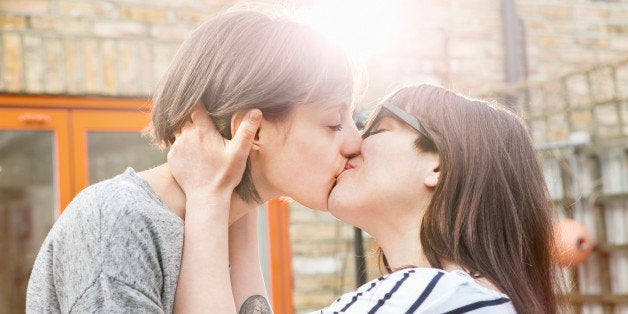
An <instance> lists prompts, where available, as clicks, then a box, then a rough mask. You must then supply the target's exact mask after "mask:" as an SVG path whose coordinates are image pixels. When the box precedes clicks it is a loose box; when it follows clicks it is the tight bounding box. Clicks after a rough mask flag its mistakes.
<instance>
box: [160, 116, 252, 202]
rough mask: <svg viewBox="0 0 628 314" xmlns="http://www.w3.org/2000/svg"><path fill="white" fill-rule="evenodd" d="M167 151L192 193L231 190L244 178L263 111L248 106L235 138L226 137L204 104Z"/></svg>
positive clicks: (178, 178) (185, 188)
mask: <svg viewBox="0 0 628 314" xmlns="http://www.w3.org/2000/svg"><path fill="white" fill-rule="evenodd" d="M191 118H192V121H191V122H188V123H187V124H186V125H185V126H184V127H183V128H182V129H181V133H180V134H179V135H177V137H176V140H175V142H174V144H173V145H172V147H170V151H169V152H168V164H169V166H170V171H171V172H172V175H173V176H174V178H175V180H176V181H177V183H178V184H179V186H180V187H181V189H182V190H183V191H184V192H185V194H186V196H188V197H189V195H190V194H191V193H216V192H225V191H228V192H231V191H233V189H234V188H235V187H236V186H237V185H238V183H239V182H240V180H241V179H242V174H243V173H244V169H245V168H246V161H247V158H248V156H249V152H250V151H251V147H252V145H253V139H254V138H255V134H256V133H257V129H258V128H259V125H260V121H261V120H262V112H261V111H260V110H258V109H252V110H249V111H248V112H247V113H246V115H245V118H244V119H242V122H241V123H240V126H239V127H238V129H237V131H236V133H235V134H234V136H233V139H232V140H227V139H225V138H223V137H222V136H221V135H220V133H219V132H218V131H217V130H216V127H215V126H214V124H213V123H212V121H211V120H210V119H209V117H208V115H207V114H206V113H205V111H204V110H203V109H202V108H197V109H195V110H194V112H193V113H192V115H191Z"/></svg>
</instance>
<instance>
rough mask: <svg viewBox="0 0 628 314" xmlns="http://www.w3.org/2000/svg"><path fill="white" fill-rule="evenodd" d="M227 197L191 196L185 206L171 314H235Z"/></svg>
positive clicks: (228, 202) (228, 199)
mask: <svg viewBox="0 0 628 314" xmlns="http://www.w3.org/2000/svg"><path fill="white" fill-rule="evenodd" d="M229 205H230V196H229V197H227V196H220V195H219V196H211V197H207V196H205V197H193V198H189V199H188V201H187V203H186V214H185V229H184V238H183V253H182V257H181V269H180V272H179V280H178V286H177V291H176V295H175V305H174V306H175V311H176V312H182V313H193V312H206V311H207V310H208V309H211V310H212V313H235V312H236V308H235V304H234V302H233V295H232V292H231V282H230V277H229V256H228V251H229V241H228V215H229Z"/></svg>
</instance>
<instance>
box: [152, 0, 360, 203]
mask: <svg viewBox="0 0 628 314" xmlns="http://www.w3.org/2000/svg"><path fill="white" fill-rule="evenodd" d="M356 70H357V68H356V67H355V66H354V64H353V63H352V62H351V60H350V59H349V58H347V56H346V55H345V54H344V53H343V52H342V50H341V49H339V48H338V47H336V46H334V45H333V44H332V43H331V42H330V41H329V40H327V39H325V38H324V37H322V36H321V35H320V34H318V33H316V32H315V31H313V30H312V29H311V28H310V27H308V26H307V25H304V24H300V23H297V22H294V21H292V20H289V19H287V18H286V17H284V16H271V15H269V14H266V13H262V12H257V11H241V10H238V11H232V12H226V13H223V14H220V15H218V16H215V17H214V18H212V19H211V20H209V21H207V22H205V23H204V24H203V25H201V26H200V27H199V28H198V29H196V30H195V31H194V33H192V35H191V36H190V37H189V38H188V39H186V40H185V42H183V44H182V45H181V47H180V48H179V51H178V52H177V55H176V56H175V57H174V60H173V61H172V63H171V64H170V67H169V68H168V71H167V72H166V74H165V75H164V76H163V78H162V80H161V82H160V83H159V85H158V87H157V89H156V91H155V94H154V96H153V109H152V130H151V133H152V135H153V136H154V138H155V140H156V141H157V142H158V144H160V145H161V146H166V147H167V146H170V145H171V144H172V143H173V142H174V140H175V134H176V133H177V132H178V131H179V130H180V129H181V128H182V127H183V125H184V124H185V123H186V122H187V121H189V118H190V115H191V113H192V111H193V109H194V108H195V107H196V106H198V105H202V106H203V107H204V108H205V110H206V111H207V113H208V114H209V115H210V116H211V118H212V119H213V122H214V124H215V125H216V127H217V129H218V131H219V132H220V133H221V134H222V135H223V136H224V137H225V138H228V139H229V138H231V117H232V116H233V114H235V113H236V112H238V111H240V110H247V109H252V108H258V109H260V110H261V111H262V113H263V115H264V119H266V120H269V121H281V120H283V119H285V118H286V117H287V116H288V115H289V113H290V112H291V109H292V108H293V106H294V105H299V104H308V103H317V102H337V103H348V104H351V103H352V102H353V101H354V99H353V96H354V89H355V88H357V87H358V84H355V82H356V79H358V78H359V76H358V74H359V71H356ZM235 191H236V192H237V193H238V194H239V195H240V196H241V197H242V198H243V199H244V200H245V201H251V200H254V201H260V199H259V195H258V193H257V191H256V189H255V187H254V186H253V182H252V181H251V177H250V170H249V165H248V164H247V168H246V170H245V172H244V176H243V178H242V181H241V182H240V184H239V185H238V186H237V187H236V190H235Z"/></svg>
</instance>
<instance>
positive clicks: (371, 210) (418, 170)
mask: <svg viewBox="0 0 628 314" xmlns="http://www.w3.org/2000/svg"><path fill="white" fill-rule="evenodd" d="M418 136H419V133H418V132H417V131H416V130H414V129H412V128H411V127H409V126H408V125H406V124H405V123H403V122H401V121H399V120H397V119H395V118H392V117H384V118H382V119H381V120H380V122H379V123H378V124H377V125H375V127H374V128H373V129H372V132H371V133H370V135H369V136H367V137H366V138H365V139H364V141H363V143H362V150H361V154H360V155H359V156H356V157H354V158H351V159H350V160H349V162H348V163H347V169H346V170H345V171H344V172H342V173H341V174H340V176H338V180H337V183H336V186H335V187H334V189H333V190H332V192H331V194H330V197H329V211H330V212H331V213H332V214H333V215H334V216H336V218H338V219H340V220H342V221H344V222H346V223H349V224H352V225H354V226H357V227H360V228H362V229H364V230H365V231H367V232H368V233H370V234H371V235H375V232H376V230H375V228H379V227H381V226H385V225H386V222H390V223H392V224H395V225H397V226H398V224H397V223H398V222H403V221H404V220H406V221H407V220H410V221H413V222H414V224H416V219H417V216H416V215H417V214H418V211H419V210H421V209H423V208H425V207H426V206H427V205H428V204H429V200H430V197H431V192H430V190H431V188H432V187H433V184H432V183H434V184H435V182H434V181H433V179H434V178H435V177H434V176H436V179H437V171H438V156H437V155H436V154H434V153H425V152H420V151H419V150H418V149H417V148H416V147H415V144H414V142H415V140H416V139H417V138H418ZM430 180H432V181H430ZM392 211H394V212H392Z"/></svg>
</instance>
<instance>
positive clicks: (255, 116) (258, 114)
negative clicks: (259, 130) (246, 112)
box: [249, 110, 262, 123]
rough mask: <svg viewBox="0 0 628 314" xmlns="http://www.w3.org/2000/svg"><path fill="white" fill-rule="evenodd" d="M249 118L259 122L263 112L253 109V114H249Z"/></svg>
mask: <svg viewBox="0 0 628 314" xmlns="http://www.w3.org/2000/svg"><path fill="white" fill-rule="evenodd" d="M249 118H250V119H251V122H253V123H257V122H259V120H261V119H262V112H261V111H259V110H253V111H251V115H250V116H249Z"/></svg>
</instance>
